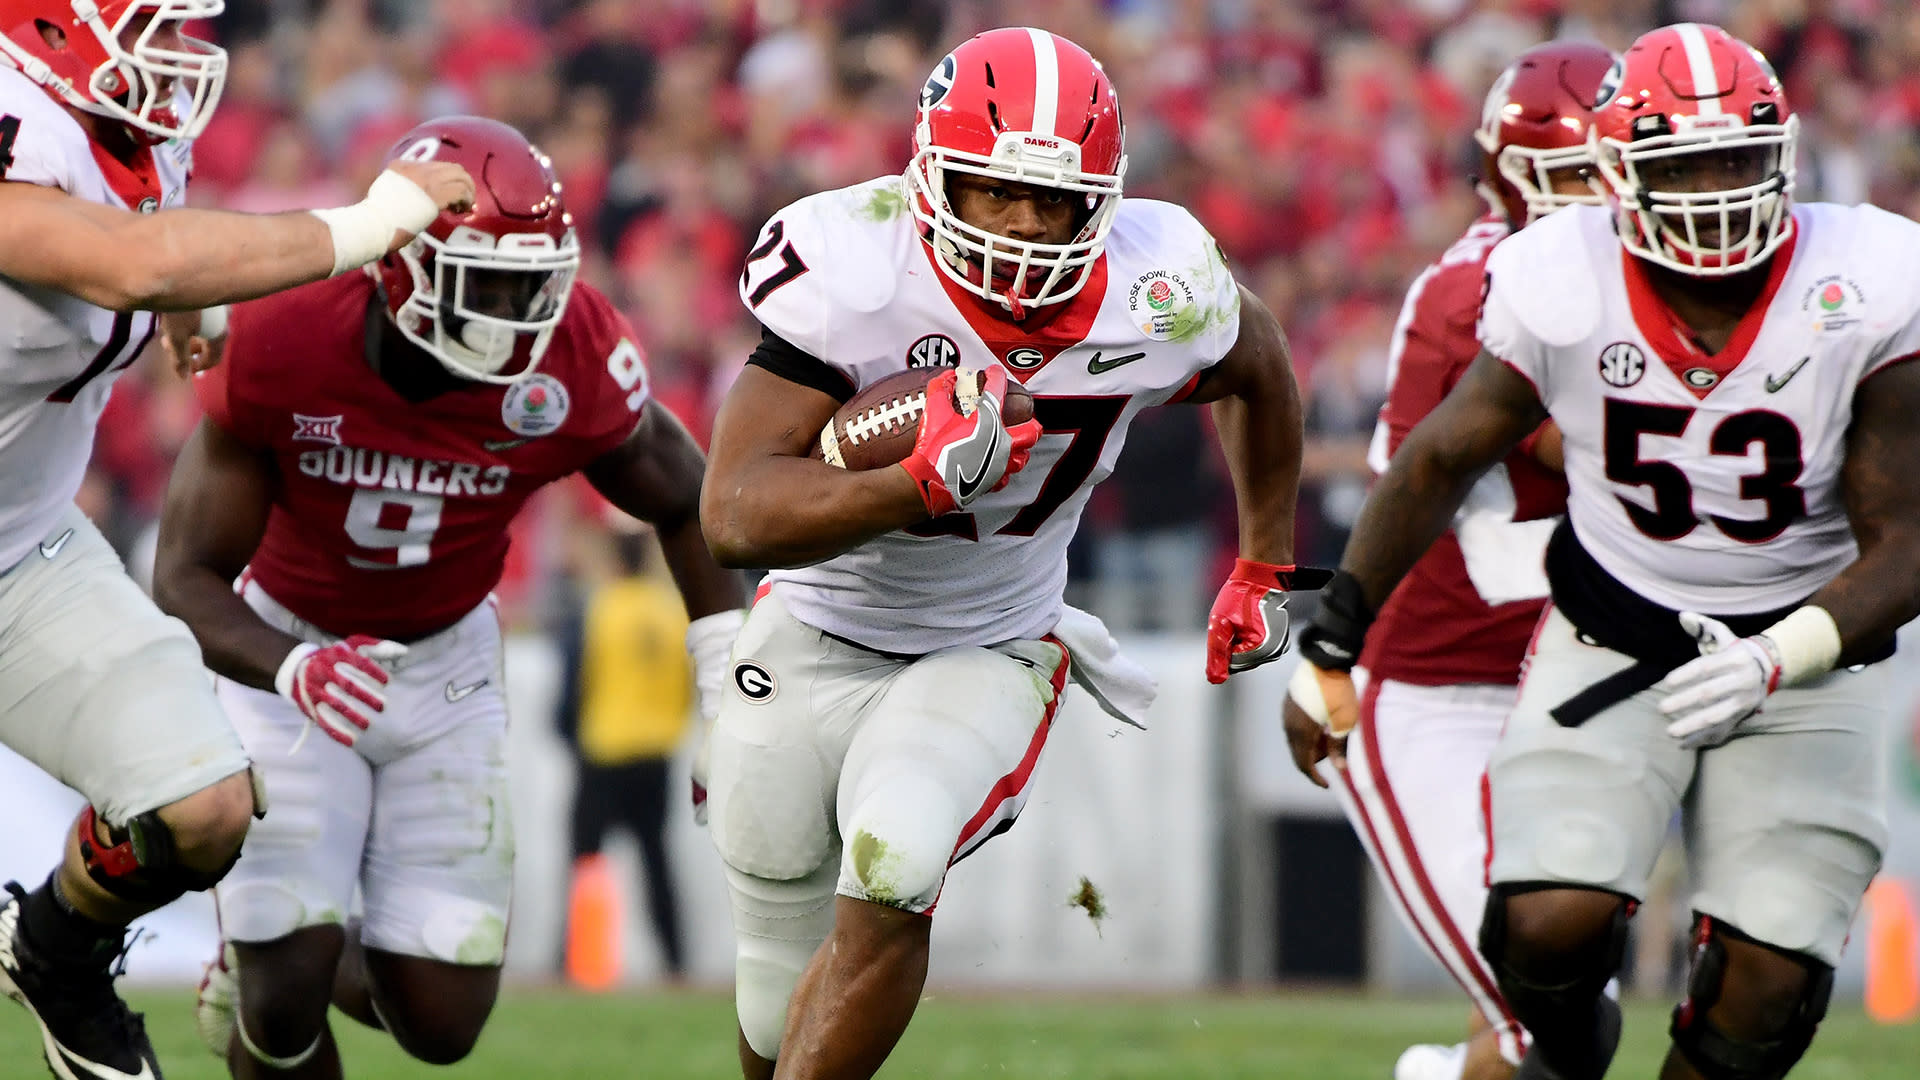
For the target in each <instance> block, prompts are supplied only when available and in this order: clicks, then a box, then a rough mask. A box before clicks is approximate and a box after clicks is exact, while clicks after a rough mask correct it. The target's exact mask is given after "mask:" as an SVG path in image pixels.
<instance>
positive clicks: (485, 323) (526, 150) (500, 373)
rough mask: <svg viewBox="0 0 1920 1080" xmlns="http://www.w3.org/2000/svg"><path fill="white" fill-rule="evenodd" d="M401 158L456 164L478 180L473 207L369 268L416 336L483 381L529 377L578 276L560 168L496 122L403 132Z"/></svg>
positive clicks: (459, 119) (397, 318)
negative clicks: (556, 169)
mask: <svg viewBox="0 0 1920 1080" xmlns="http://www.w3.org/2000/svg"><path fill="white" fill-rule="evenodd" d="M387 161H388V162H389V163H391V162H394V161H451V162H454V163H457V164H459V165H463V166H465V167H466V170H467V172H468V174H469V175H471V176H472V177H473V186H474V196H473V209H471V210H468V211H467V212H466V213H464V214H461V213H455V212H453V211H451V210H449V211H445V212H442V213H441V215H440V216H439V217H438V218H435V219H434V221H433V224H431V225H429V226H427V229H426V231H425V232H423V233H421V234H420V235H418V236H416V237H414V239H413V242H412V243H410V244H408V245H407V246H406V247H403V248H401V249H400V250H399V251H398V252H395V253H394V254H392V255H389V256H387V257H386V258H384V259H381V260H380V261H379V262H376V263H374V264H372V265H370V266H369V267H368V268H367V271H368V273H370V274H372V275H374V278H375V279H376V280H377V281H379V282H380V286H381V289H382V291H383V292H385V294H386V301H387V311H388V312H389V313H390V314H391V315H392V316H393V321H394V325H395V326H397V327H399V329H400V332H401V333H402V334H405V335H406V337H407V339H408V340H409V341H412V342H413V343H414V344H416V345H418V346H420V347H421V348H423V349H425V350H426V351H428V352H430V353H432V354H433V355H434V356H435V357H436V358H438V359H439V361H440V363H442V364H444V365H445V366H446V368H447V370H448V371H451V372H453V373H454V374H455V375H458V376H460V377H461V378H465V379H475V380H478V381H480V382H491V383H512V382H518V381H520V380H521V379H524V378H526V377H527V376H528V375H531V374H532V373H533V371H534V369H535V368H537V367H538V366H539V364H540V357H541V355H542V354H544V353H545V352H546V351H547V342H548V341H549V340H550V339H551V338H552V336H553V329H554V327H556V326H558V325H559V324H560V317H561V316H562V315H564V314H565V313H566V309H567V297H568V296H569V295H570V294H571V293H572V292H573V279H574V275H575V274H576V273H577V272H578V271H579V269H580V243H579V241H578V240H577V239H576V238H575V236H574V232H573V215H572V214H569V213H568V212H567V208H566V204H565V203H564V202H563V201H562V199H561V194H560V181H559V180H558V179H556V178H555V177H554V174H553V162H552V161H551V160H549V159H548V157H547V155H545V154H543V153H541V152H540V151H539V150H538V149H535V148H534V146H533V145H532V144H531V143H529V142H527V140H526V137H525V136H524V135H521V134H520V133H519V132H518V131H515V130H514V129H513V128H511V127H508V126H507V125H506V124H503V123H501V122H499V121H498V120H486V119H483V118H481V117H478V116H453V117H444V118H442V119H439V120H429V121H427V122H426V123H424V124H421V125H420V126H419V127H416V128H414V129H413V130H412V131H409V132H407V133H406V134H405V135H403V136H401V138H400V141H399V142H398V143H397V144H395V145H394V148H393V150H392V152H391V153H389V154H388V155H387Z"/></svg>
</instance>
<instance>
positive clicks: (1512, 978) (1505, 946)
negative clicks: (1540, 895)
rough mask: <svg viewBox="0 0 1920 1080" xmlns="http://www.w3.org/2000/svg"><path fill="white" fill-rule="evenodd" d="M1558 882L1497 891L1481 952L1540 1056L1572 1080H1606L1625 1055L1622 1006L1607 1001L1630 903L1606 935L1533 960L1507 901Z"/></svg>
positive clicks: (1483, 927) (1509, 886) (1490, 903)
mask: <svg viewBox="0 0 1920 1080" xmlns="http://www.w3.org/2000/svg"><path fill="white" fill-rule="evenodd" d="M1565 887H1567V886H1562V885H1558V884H1549V885H1514V884H1500V885H1495V886H1493V888H1492V890H1491V891H1490V892H1489V893H1488V894H1487V907H1486V912H1485V914H1484V915H1483V916H1482V919H1481V923H1480V954H1481V955H1482V956H1484V957H1485V958H1486V960H1487V963H1488V964H1489V965H1490V966H1491V967H1492V968H1493V973H1494V978H1495V980H1496V981H1497V982H1498V983H1499V986H1500V993H1501V995H1502V996H1503V997H1504V998H1506V1001H1507V1006H1508V1007H1509V1008H1510V1009H1511V1010H1512V1011H1513V1015H1514V1017H1515V1018H1516V1019H1518V1020H1519V1021H1520V1023H1521V1024H1522V1025H1524V1026H1525V1027H1526V1029H1527V1031H1528V1033H1529V1034H1531V1035H1532V1037H1533V1045H1534V1049H1535V1052H1537V1053H1538V1054H1540V1055H1541V1056H1542V1057H1543V1058H1545V1059H1546V1060H1547V1062H1548V1063H1549V1064H1551V1065H1552V1066H1553V1068H1554V1069H1555V1070H1556V1071H1557V1072H1559V1073H1561V1074H1563V1075H1564V1076H1566V1077H1568V1078H1569V1080H1573V1078H1576V1077H1579V1078H1586V1077H1592V1078H1595V1080H1597V1078H1599V1077H1601V1076H1604V1075H1605V1074H1606V1071H1607V1066H1608V1064H1610V1063H1611V1062H1612V1060H1613V1053H1614V1051H1615V1049H1617V1046H1618V1042H1619V1037H1620V1028H1619V1024H1618V1020H1617V1017H1618V1007H1617V1006H1615V1005H1613V1003H1612V1002H1611V1001H1605V1000H1603V998H1602V995H1603V993H1604V992H1605V990H1606V987H1607V983H1608V982H1609V981H1610V980H1611V979H1612V978H1613V973H1614V972H1615V971H1616V970H1617V969H1618V968H1619V967H1620V961H1621V959H1622V958H1623V957H1624V956H1625V954H1626V944H1627V919H1628V909H1627V905H1625V904H1623V905H1621V906H1620V907H1619V908H1617V909H1616V910H1615V911H1614V914H1613V918H1612V919H1611V920H1609V922H1608V924H1607V926H1606V928H1605V930H1604V931H1603V932H1602V933H1601V934H1599V935H1597V936H1595V937H1593V938H1591V939H1589V940H1587V941H1584V942H1581V943H1579V944H1578V945H1577V947H1575V948H1573V949H1571V950H1567V951H1565V952H1563V953H1560V954H1558V955H1554V956H1550V957H1539V956H1530V955H1528V954H1527V951H1526V948H1525V947H1524V946H1519V945H1517V944H1516V943H1515V942H1513V941H1512V940H1511V939H1510V936H1509V926H1508V915H1507V902H1508V901H1509V900H1510V899H1511V898H1512V897H1514V896H1517V895H1520V894H1523V893H1528V892H1536V891H1539V890H1540V889H1542V888H1565Z"/></svg>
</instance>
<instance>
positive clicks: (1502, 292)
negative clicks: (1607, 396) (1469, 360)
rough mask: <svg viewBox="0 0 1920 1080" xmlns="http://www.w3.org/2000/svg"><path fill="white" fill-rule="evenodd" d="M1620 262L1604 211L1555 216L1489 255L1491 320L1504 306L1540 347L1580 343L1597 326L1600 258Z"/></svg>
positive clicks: (1571, 210) (1583, 209)
mask: <svg viewBox="0 0 1920 1080" xmlns="http://www.w3.org/2000/svg"><path fill="white" fill-rule="evenodd" d="M1622 257H1623V256H1622V255H1621V252H1620V242H1619V241H1618V240H1617V239H1615V238H1614V235H1613V224H1612V220H1611V219H1610V218H1609V217H1608V216H1607V212H1606V210H1605V209H1603V208H1601V207H1590V206H1570V207H1567V208H1566V209H1564V210H1560V211H1557V212H1555V213H1553V214H1551V215H1549V216H1547V217H1545V218H1542V219H1541V220H1539V221H1536V222H1534V223H1533V224H1531V225H1529V226H1527V227H1526V228H1524V229H1521V230H1520V231H1519V232H1517V233H1514V234H1513V235H1512V236H1509V237H1507V238H1506V239H1505V240H1502V241H1501V242H1500V243H1499V244H1498V245H1497V246H1496V247H1495V248H1494V249H1493V254H1491V255H1489V256H1487V276H1488V278H1489V282H1488V291H1487V296H1486V298H1485V301H1484V302H1485V304H1486V306H1487V308H1488V309H1489V310H1488V312H1487V313H1486V314H1487V317H1488V318H1489V319H1490V320H1491V319H1492V318H1493V316H1494V312H1493V310H1492V309H1493V308H1494V307H1495V306H1496V305H1499V306H1503V307H1504V308H1505V309H1506V310H1507V311H1509V312H1511V314H1512V315H1513V317H1514V318H1515V320H1516V321H1517V322H1518V324H1519V326H1520V328H1521V329H1522V330H1524V331H1525V332H1526V333H1527V334H1528V335H1530V336H1532V337H1533V338H1534V339H1536V340H1537V341H1539V342H1540V343H1541V344H1542V345H1546V346H1548V347H1550V348H1563V347H1566V346H1569V345H1575V344H1578V343H1579V342H1581V341H1584V340H1586V339H1587V338H1588V337H1590V336H1592V335H1593V333H1594V331H1595V330H1597V329H1598V327H1599V322H1600V279H1599V277H1598V275H1597V274H1596V273H1595V271H1594V267H1595V265H1596V259H1618V258H1622Z"/></svg>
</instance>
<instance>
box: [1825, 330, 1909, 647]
mask: <svg viewBox="0 0 1920 1080" xmlns="http://www.w3.org/2000/svg"><path fill="white" fill-rule="evenodd" d="M1916 416H1920V361H1916V360H1907V361H1903V362H1899V363H1895V364H1894V365H1892V366H1891V367H1886V368H1882V369H1881V370H1880V371H1878V372H1876V373H1875V374H1873V375H1871V376H1869V377H1868V378H1867V380H1866V381H1865V382H1862V383H1861V384H1860V387H1859V389H1858V390H1856V391H1855V392H1854V396H1853V426H1852V427H1851V428H1850V429H1849V430H1848V432H1847V460H1846V464H1845V465H1843V466H1842V467H1841V473H1840V485H1841V497H1842V498H1843V499H1844V500H1845V501H1846V506H1847V520H1848V521H1849V522H1850V523H1851V524H1852V526H1853V536H1854V540H1855V541H1856V542H1857V543H1858V544H1859V545H1860V557H1859V558H1858V559H1856V560H1855V561H1854V563H1853V565H1851V566H1849V567H1847V568H1846V569H1845V570H1843V571H1841V572H1840V575H1839V576H1838V577H1836V578H1834V579H1833V580H1832V581H1830V582H1828V583H1827V585H1826V587H1825V588H1823V589H1821V590H1820V591H1819V592H1817V593H1814V594H1813V596H1812V597H1811V598H1810V599H1808V601H1807V604H1808V606H1812V607H1820V608H1824V609H1825V610H1826V612H1827V613H1828V614H1829V615H1831V616H1832V617H1833V623H1834V625H1835V626H1836V627H1837V628H1838V629H1839V631H1840V655H1839V658H1838V660H1837V665H1838V666H1844V665H1847V664H1855V663H1859V662H1861V661H1862V660H1863V659H1867V658H1868V657H1870V656H1871V655H1872V654H1873V653H1874V652H1875V651H1876V650H1877V649H1879V648H1880V647H1882V646H1884V645H1885V644H1886V643H1887V642H1888V641H1889V640H1891V639H1892V638H1893V634H1894V631H1896V630H1898V629H1899V628H1900V627H1901V626H1903V625H1905V624H1906V623H1908V622H1909V621H1911V620H1913V619H1914V618H1916V617H1920V576H1917V575H1916V574H1915V568H1916V567H1920V427H1916V426H1915V424H1914V417H1916Z"/></svg>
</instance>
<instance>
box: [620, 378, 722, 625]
mask: <svg viewBox="0 0 1920 1080" xmlns="http://www.w3.org/2000/svg"><path fill="white" fill-rule="evenodd" d="M706 467H707V462H706V458H705V457H703V456H702V455H701V453H700V447H699V444H697V443H695V442H694V441H693V436H691V435H689V434H687V429H686V428H685V427H684V426H682V425H681V423H680V420H679V418H678V417H676V416H674V415H673V414H672V413H671V412H668V411H667V410H666V409H665V408H664V407H662V406H661V405H660V403H659V402H657V401H648V402H647V403H646V405H645V406H644V407H643V408H642V410H641V413H640V423H639V424H637V425H636V426H635V427H634V429H633V434H631V435H629V436H628V437H627V440H626V441H625V442H623V443H621V444H620V445H619V446H617V447H615V448H614V449H613V450H611V451H609V452H607V453H606V454H604V455H602V456H601V457H600V458H599V459H598V460H596V461H595V462H593V464H591V465H588V466H587V467H586V469H585V470H584V471H585V475H586V477H587V480H588V481H589V482H590V483H592V484H593V487H594V490H595V491H598V492H599V493H600V494H602V495H604V496H606V497H607V501H608V502H610V503H612V504H613V505H614V506H616V507H618V508H619V509H620V510H621V511H622V512H624V513H626V514H628V515H630V516H632V517H636V518H639V519H640V520H641V521H645V522H648V523H649V524H651V525H652V526H653V528H654V531H655V532H656V533H658V534H659V536H660V551H661V554H662V555H663V556H664V557H665V559H666V563H667V569H668V570H669V571H670V572H671V573H672V574H673V581H674V584H675V585H677V586H679V589H680V596H681V598H682V599H684V600H685V601H686V605H687V616H688V617H689V618H692V619H696V620H697V619H700V618H703V617H705V616H707V615H712V614H715V613H717V612H722V611H733V610H736V609H738V608H739V607H740V606H741V605H742V604H743V603H744V597H743V596H742V594H741V590H740V578H739V575H737V574H735V573H734V572H733V571H731V570H727V569H724V568H722V567H721V565H720V564H719V563H717V562H715V561H714V558H713V553H712V552H710V551H708V550H707V542H706V538H705V537H704V536H702V535H701V532H700V483H701V479H702V476H703V475H704V473H705V472H706Z"/></svg>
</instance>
